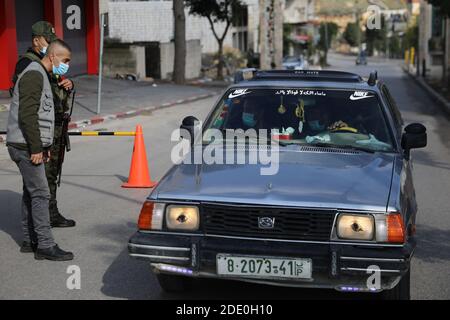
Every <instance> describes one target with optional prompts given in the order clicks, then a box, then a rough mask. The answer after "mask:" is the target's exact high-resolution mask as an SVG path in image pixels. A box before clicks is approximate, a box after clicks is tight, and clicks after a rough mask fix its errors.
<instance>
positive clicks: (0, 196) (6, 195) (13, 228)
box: [0, 190, 22, 245]
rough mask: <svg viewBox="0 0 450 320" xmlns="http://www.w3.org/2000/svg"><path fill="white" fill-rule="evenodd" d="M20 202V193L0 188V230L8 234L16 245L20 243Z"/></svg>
mask: <svg viewBox="0 0 450 320" xmlns="http://www.w3.org/2000/svg"><path fill="white" fill-rule="evenodd" d="M21 203H22V195H21V194H19V193H17V192H13V191H10V190H0V204H1V206H0V231H3V232H5V233H6V234H8V235H9V236H10V237H11V238H12V239H13V240H14V241H15V242H16V243H17V244H18V245H21V243H22V227H21V224H20V221H21V219H22V218H21V212H20V208H21Z"/></svg>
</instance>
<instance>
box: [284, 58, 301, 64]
mask: <svg viewBox="0 0 450 320" xmlns="http://www.w3.org/2000/svg"><path fill="white" fill-rule="evenodd" d="M301 60H302V59H301V57H286V58H284V61H283V62H285V63H289V62H299V61H301Z"/></svg>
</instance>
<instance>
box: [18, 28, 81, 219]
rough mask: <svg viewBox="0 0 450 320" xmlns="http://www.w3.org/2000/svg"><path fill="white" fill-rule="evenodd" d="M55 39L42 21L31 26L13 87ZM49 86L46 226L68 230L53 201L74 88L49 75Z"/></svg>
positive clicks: (53, 30)
mask: <svg viewBox="0 0 450 320" xmlns="http://www.w3.org/2000/svg"><path fill="white" fill-rule="evenodd" d="M56 39H58V38H57V36H56V34H55V29H54V28H53V26H52V25H51V24H50V23H48V22H46V21H39V22H37V23H35V24H34V25H33V26H32V47H31V48H29V49H28V51H27V52H26V53H25V54H24V55H23V56H21V57H20V58H19V61H18V62H17V65H16V69H15V74H14V77H13V82H14V84H15V83H16V81H17V79H18V76H19V75H20V74H21V73H22V72H23V71H24V70H25V69H26V68H27V67H28V66H29V65H30V64H31V63H32V62H34V61H36V62H39V61H41V59H42V58H44V56H45V54H46V53H47V48H48V46H49V45H50V43H51V42H53V41H55V40H56ZM50 77H51V78H50V85H51V87H52V93H53V99H54V107H55V108H54V109H55V131H54V132H55V133H54V142H53V144H52V146H51V149H50V154H51V157H50V161H49V162H47V163H45V173H46V176H47V181H48V186H49V189H50V201H49V210H50V224H51V227H52V228H70V227H74V226H75V221H73V220H69V219H66V218H64V217H63V216H62V215H61V213H60V212H59V209H58V204H57V200H56V190H57V180H58V161H59V156H60V146H61V139H62V138H63V137H62V122H63V116H64V113H66V112H67V111H68V110H69V97H70V94H71V92H72V90H73V88H74V84H73V82H72V81H71V80H69V79H63V78H62V76H60V75H56V74H51V76H50Z"/></svg>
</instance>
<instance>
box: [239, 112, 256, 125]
mask: <svg viewBox="0 0 450 320" xmlns="http://www.w3.org/2000/svg"><path fill="white" fill-rule="evenodd" d="M242 122H243V123H244V124H245V125H246V126H247V127H254V126H255V125H256V120H255V115H254V114H253V113H247V112H243V113H242Z"/></svg>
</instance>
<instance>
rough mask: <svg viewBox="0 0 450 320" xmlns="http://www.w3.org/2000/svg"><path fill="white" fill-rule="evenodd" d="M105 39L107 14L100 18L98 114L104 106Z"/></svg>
mask: <svg viewBox="0 0 450 320" xmlns="http://www.w3.org/2000/svg"><path fill="white" fill-rule="evenodd" d="M104 38H105V14H104V13H102V14H101V16H100V56H99V59H98V60H99V63H98V64H99V66H98V94H97V114H100V112H101V106H102V80H103V79H102V78H103V39H104Z"/></svg>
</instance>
